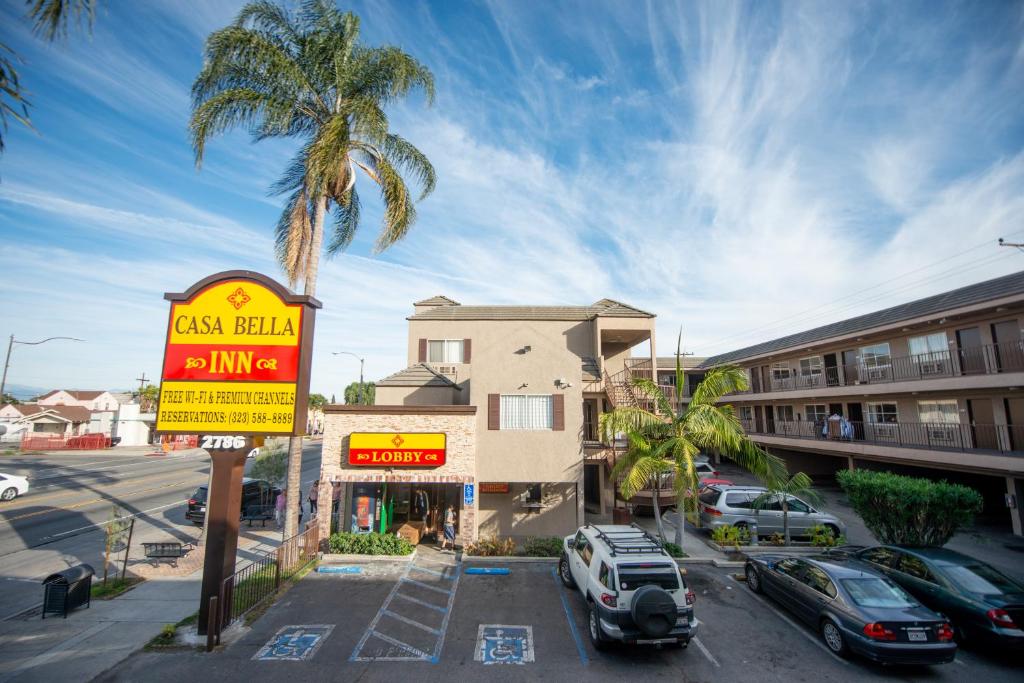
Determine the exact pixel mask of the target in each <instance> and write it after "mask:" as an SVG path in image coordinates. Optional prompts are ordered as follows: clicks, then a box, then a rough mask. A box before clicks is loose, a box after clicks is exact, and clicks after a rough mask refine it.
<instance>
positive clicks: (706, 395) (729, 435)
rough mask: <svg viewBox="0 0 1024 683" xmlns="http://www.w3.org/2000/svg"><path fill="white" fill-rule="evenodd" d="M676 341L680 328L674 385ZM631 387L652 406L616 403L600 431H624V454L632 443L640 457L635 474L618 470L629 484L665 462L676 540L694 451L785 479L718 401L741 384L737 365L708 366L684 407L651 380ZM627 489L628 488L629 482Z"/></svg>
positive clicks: (679, 378) (692, 491)
mask: <svg viewBox="0 0 1024 683" xmlns="http://www.w3.org/2000/svg"><path fill="white" fill-rule="evenodd" d="M681 347H682V333H681V332H680V335H679V339H678V341H677V344H676V373H675V375H676V384H675V385H676V386H677V387H684V386H686V384H685V377H684V373H683V365H682V361H681V358H682V349H681ZM633 387H634V389H635V390H636V391H638V392H639V393H640V394H641V395H642V396H643V397H644V398H645V399H646V401H645V403H646V404H648V405H650V406H651V408H653V409H649V408H647V407H644V406H643V405H639V406H620V407H618V408H616V409H615V410H613V411H612V412H610V413H604V414H602V415H601V418H600V426H601V434H602V437H603V438H604V440H605V441H606V442H608V441H610V440H611V439H614V438H615V435H617V434H620V433H624V434H625V435H626V438H627V440H628V444H629V449H628V450H627V455H626V458H624V459H628V458H629V457H630V456H629V451H631V450H633V449H634V448H635V449H638V456H637V462H638V463H643V465H642V467H641V470H640V472H639V474H638V475H637V476H636V478H635V479H631V477H630V476H629V475H628V472H627V471H625V470H624V471H623V474H626V479H625V480H624V481H632V482H633V483H634V484H636V483H639V482H640V481H648V480H650V478H651V476H652V475H653V473H654V472H656V471H659V468H658V467H655V466H654V464H653V463H654V462H660V461H663V462H665V463H667V464H668V466H669V468H670V469H671V472H672V474H673V475H674V476H673V477H672V480H673V485H674V487H675V492H676V509H677V513H678V515H679V523H678V524H677V525H676V534H675V539H674V542H675V543H676V545H680V546H681V545H682V544H683V527H684V525H685V522H684V520H685V516H686V512H685V511H686V507H687V505H686V503H687V498H688V497H689V498H690V499H691V500H692V505H693V506H694V507H695V506H696V497H697V493H698V489H699V484H700V481H699V477H698V476H697V469H696V457H697V455H698V454H700V453H701V451H711V450H714V451H717V452H719V453H721V454H722V455H724V456H726V457H727V458H729V459H731V460H733V461H734V462H736V463H737V464H739V465H740V466H742V467H744V468H746V469H748V470H750V471H751V472H753V473H754V474H755V475H756V476H757V477H758V478H760V479H761V480H762V481H765V482H779V481H785V480H786V479H788V473H787V472H786V466H785V464H784V463H783V462H782V460H780V459H779V458H778V457H776V456H774V455H772V454H770V453H768V452H767V451H765V450H764V449H762V448H760V447H759V446H758V445H757V444H755V443H754V442H753V441H751V440H750V439H749V438H747V435H746V434H745V433H744V431H743V427H742V426H741V425H740V421H739V419H738V418H737V417H736V414H735V412H734V411H733V408H732V406H731V405H728V404H722V405H720V404H719V403H718V400H719V399H720V398H722V397H723V396H725V395H726V394H730V393H732V392H734V391H743V390H745V389H746V388H747V376H746V373H745V372H743V370H741V369H740V368H738V367H736V366H734V365H725V366H720V367H717V368H714V369H713V370H711V371H710V372H708V373H707V375H706V376H705V377H704V380H703V381H702V382H701V383H700V384H699V385H697V388H696V389H695V390H694V392H693V396H692V397H691V399H690V402H689V403H688V404H687V405H686V407H685V408H683V407H682V405H681V404H680V403H675V404H673V402H672V401H670V400H669V398H668V397H667V396H666V395H665V392H663V391H662V389H661V388H660V387H659V386H658V385H657V384H656V383H655V382H654V381H653V380H650V379H646V378H634V379H633ZM627 467H629V466H628V465H624V466H623V468H627ZM645 475H646V476H645ZM655 483H657V482H655ZM630 490H633V489H632V487H631V488H630ZM626 493H627V490H626V489H625V488H623V489H622V494H623V497H626V498H628V497H629V496H627V495H626Z"/></svg>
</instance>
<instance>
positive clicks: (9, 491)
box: [0, 486, 18, 500]
mask: <svg viewBox="0 0 1024 683" xmlns="http://www.w3.org/2000/svg"><path fill="white" fill-rule="evenodd" d="M17 497H18V489H16V488H14V487H13V486H12V487H10V488H6V489H4V492H3V493H0V499H3V500H14V499H15V498H17Z"/></svg>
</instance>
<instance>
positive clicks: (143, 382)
mask: <svg viewBox="0 0 1024 683" xmlns="http://www.w3.org/2000/svg"><path fill="white" fill-rule="evenodd" d="M135 381H136V382H138V383H139V398H140V399H141V398H142V390H143V389H145V388H146V382H148V381H149V379H148V378H147V377H146V373H145V372H143V373H142V377H136V378H135Z"/></svg>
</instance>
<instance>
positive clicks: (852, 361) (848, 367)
mask: <svg viewBox="0 0 1024 683" xmlns="http://www.w3.org/2000/svg"><path fill="white" fill-rule="evenodd" d="M843 376H844V377H845V379H846V384H856V383H857V382H858V381H859V380H860V373H859V372H858V371H857V352H856V351H854V350H850V351H843Z"/></svg>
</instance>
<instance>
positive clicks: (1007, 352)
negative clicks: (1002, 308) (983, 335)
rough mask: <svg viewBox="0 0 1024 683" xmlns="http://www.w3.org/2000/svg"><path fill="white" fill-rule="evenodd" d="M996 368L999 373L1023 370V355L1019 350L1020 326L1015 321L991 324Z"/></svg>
mask: <svg viewBox="0 0 1024 683" xmlns="http://www.w3.org/2000/svg"><path fill="white" fill-rule="evenodd" d="M992 340H993V341H994V342H995V352H996V353H995V356H996V368H997V369H998V370H999V372H1015V371H1020V370H1024V354H1021V349H1020V326H1019V325H1018V324H1017V321H1016V320H1004V321H1002V322H998V323H992Z"/></svg>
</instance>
